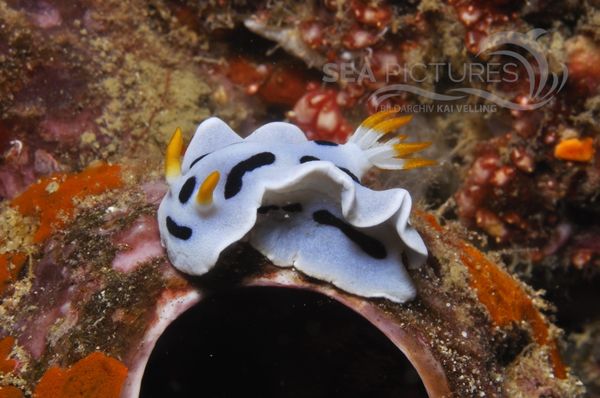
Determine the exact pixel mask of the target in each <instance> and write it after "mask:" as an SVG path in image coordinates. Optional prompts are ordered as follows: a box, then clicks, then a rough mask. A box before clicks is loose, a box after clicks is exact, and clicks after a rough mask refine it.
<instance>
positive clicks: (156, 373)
mask: <svg viewBox="0 0 600 398" xmlns="http://www.w3.org/2000/svg"><path fill="white" fill-rule="evenodd" d="M248 396H259V397H302V398H304V397H311V398H318V397H327V398H331V397H345V398H351V397H405V398H412V397H426V396H427V394H426V392H425V389H424V387H423V384H422V383H421V380H420V379H419V376H418V375H417V373H416V371H415V370H414V368H413V367H412V365H411V364H410V363H409V362H408V360H407V359H406V358H405V357H404V355H403V354H402V353H401V352H400V351H399V350H398V349H397V348H396V347H395V346H394V345H393V344H392V343H391V342H390V341H389V340H388V339H387V338H386V337H385V336H384V335H383V334H382V333H381V332H380V331H379V330H377V329H376V328H375V327H373V326H372V325H371V324H370V323H369V322H368V321H366V320H365V319H364V318H362V317H361V316H360V315H358V314H356V313H354V312H353V311H352V310H350V309H348V308H346V307H344V306H343V305H342V304H339V303H337V302H335V301H333V300H330V299H328V298H326V297H324V296H322V295H320V294H317V293H313V292H308V291H301V290H290V289H280V288H246V289H238V290H233V291H228V292H225V293H219V294H216V295H214V296H212V297H210V298H208V299H206V300H204V301H203V302H202V303H200V304H198V305H196V306H195V307H193V308H191V309H190V310H188V311H187V312H186V313H184V314H183V315H182V316H180V317H179V318H178V319H177V320H176V321H175V322H173V323H172V324H171V325H170V326H169V327H168V328H167V330H166V331H165V333H164V334H163V335H162V336H161V337H160V339H159V340H158V343H157V345H156V347H155V349H154V351H153V352H152V355H151V356H150V360H149V362H148V365H147V367H146V371H145V374H144V378H143V380H142V388H141V393H140V397H142V398H151V397H161V398H162V397H173V398H177V397H203V398H216V397H248Z"/></svg>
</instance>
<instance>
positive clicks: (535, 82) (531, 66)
mask: <svg viewBox="0 0 600 398" xmlns="http://www.w3.org/2000/svg"><path fill="white" fill-rule="evenodd" d="M547 33H548V32H547V31H546V30H544V29H533V30H531V31H529V32H527V33H519V32H499V33H496V34H494V35H491V36H488V37H487V38H486V39H485V40H483V41H482V42H481V45H480V51H479V52H478V53H477V56H478V57H492V56H504V57H508V59H509V60H510V62H509V63H510V65H514V67H515V70H518V71H519V72H520V73H525V74H526V79H527V81H528V82H529V92H528V93H527V94H528V95H527V101H526V102H525V103H517V102H514V101H512V100H510V99H506V98H503V97H502V96H501V95H498V94H496V93H493V92H490V91H486V90H482V89H479V88H473V87H458V88H451V89H449V90H447V91H446V92H445V93H444V94H440V93H436V92H433V91H429V90H426V89H423V88H420V87H418V86H415V85H411V84H392V85H387V86H385V87H382V88H380V89H378V90H376V91H374V92H373V93H372V94H371V97H370V98H369V100H370V101H372V103H374V104H376V105H378V106H379V105H381V104H382V103H384V101H386V100H388V99H390V98H393V97H396V96H398V95H400V94H402V93H406V92H409V93H412V94H416V95H419V96H422V97H426V98H429V99H431V100H435V101H455V100H460V99H464V98H466V97H468V96H477V97H480V98H483V99H485V100H487V101H489V102H492V103H494V104H496V105H498V106H502V107H504V108H508V109H511V110H519V111H526V110H533V109H538V108H540V107H542V106H544V105H546V104H547V103H548V102H549V101H551V100H552V97H554V95H556V94H557V93H558V92H559V91H560V90H562V88H563V87H564V85H565V83H566V81H567V78H568V76H569V72H568V69H567V67H566V65H564V64H561V65H560V68H561V71H560V72H559V73H554V72H550V67H549V65H548V60H547V59H546V56H545V54H544V51H543V47H542V46H541V45H540V44H539V42H538V41H537V40H538V39H539V38H540V37H541V36H543V35H545V34H547ZM515 47H517V48H519V49H520V50H521V51H519V52H517V51H514V50H513V49H514V48H515ZM524 54H525V55H524ZM507 64H508V63H504V65H507ZM435 65H439V64H435ZM473 65H478V66H481V68H484V67H488V66H489V65H483V64H471V65H469V66H470V69H469V70H473V68H471V67H472V66H473ZM449 67H450V66H449ZM436 72H437V70H436ZM513 75H515V76H516V73H515V72H513ZM436 76H437V73H436ZM488 76H489V74H488ZM518 79H523V76H519V77H518ZM514 81H516V79H515V80H512V82H514ZM507 82H508V80H507Z"/></svg>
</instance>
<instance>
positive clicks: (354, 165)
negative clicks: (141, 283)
mask: <svg viewBox="0 0 600 398" xmlns="http://www.w3.org/2000/svg"><path fill="white" fill-rule="evenodd" d="M394 114H395V112H394V111H383V112H379V113H376V114H374V115H372V116H370V117H369V118H367V119H366V120H365V121H364V122H363V123H362V124H361V125H360V126H359V127H358V129H357V130H356V131H355V132H354V134H353V135H352V136H351V138H350V139H349V140H348V142H347V143H345V144H336V143H333V142H328V141H309V140H308V139H307V138H306V137H305V135H304V134H303V132H302V131H301V130H300V129H299V128H298V127H296V126H295V125H293V124H289V123H284V122H274V123H269V124H266V125H264V126H262V127H260V128H258V129H257V130H256V131H254V132H253V133H252V134H250V135H249V136H248V137H246V138H245V139H243V138H241V137H240V136H239V135H237V134H236V133H235V132H234V131H233V130H232V129H231V128H230V127H229V126H228V125H227V124H226V123H225V122H223V121H222V120H220V119H218V118H214V117H213V118H210V119H207V120H205V121H204V122H202V123H201V124H200V125H199V126H198V128H197V130H196V132H195V134H194V136H193V138H192V140H191V142H190V144H189V145H188V147H187V150H186V151H185V154H184V156H183V160H181V159H180V157H181V153H182V150H183V145H184V143H183V138H182V133H181V130H179V129H177V130H176V132H175V133H174V135H173V137H172V138H171V141H170V143H169V145H168V148H167V151H166V163H165V172H166V178H167V182H168V184H169V190H168V192H167V194H166V195H165V197H164V199H163V200H162V203H161V204H160V207H159V210H158V222H159V227H160V234H161V241H162V244H163V246H165V247H166V249H167V253H168V256H169V259H170V260H171V262H172V264H173V265H174V266H175V267H176V268H177V269H179V270H180V271H182V272H185V273H188V274H192V275H202V274H205V273H206V272H208V271H209V270H210V269H211V268H212V267H213V266H214V265H215V264H216V263H217V260H218V259H219V256H220V254H221V253H222V252H223V251H224V250H225V249H227V248H228V247H229V246H230V245H232V244H233V243H235V242H237V241H240V240H243V239H244V240H247V241H248V242H249V243H250V244H251V245H252V246H253V247H254V248H255V249H257V250H258V251H259V252H261V253H262V254H263V255H264V256H266V257H267V258H268V259H269V260H270V261H272V262H273V264H275V265H277V266H281V267H294V268H295V269H297V270H298V271H300V272H302V273H304V274H306V275H308V276H310V277H313V278H317V279H319V280H322V281H325V282H328V283H331V284H333V285H334V286H336V287H338V288H340V289H342V290H344V291H346V292H349V293H352V294H355V295H359V296H363V297H377V298H386V299H389V300H391V301H394V302H399V303H402V302H405V301H407V300H409V299H411V298H413V297H414V295H415V288H414V286H413V284H412V281H411V280H410V278H409V276H408V274H407V272H406V269H405V267H404V265H406V266H408V267H411V268H416V267H420V266H421V265H422V264H423V263H424V262H425V260H426V258H427V249H426V247H425V244H424V242H423V240H422V239H421V237H420V235H419V234H418V232H417V231H416V230H415V229H414V228H413V227H412V226H411V225H410V222H409V215H410V210H411V197H410V195H409V193H408V192H407V191H406V190H404V189H401V188H394V189H388V190H383V191H374V190H372V189H369V188H367V187H365V186H364V185H362V184H361V182H360V181H361V178H362V177H363V175H364V174H365V173H366V172H367V171H368V170H369V169H370V168H371V167H378V168H381V169H409V168H415V167H422V166H426V165H430V164H432V163H434V162H433V161H431V160H427V159H421V158H411V157H410V155H412V154H413V153H415V152H417V151H419V150H422V149H424V148H426V147H428V146H429V145H430V143H429V142H418V143H405V142H402V141H403V140H404V139H405V138H406V136H404V135H395V136H394V134H391V133H393V132H394V131H396V130H397V129H398V128H399V127H401V126H403V125H405V124H406V123H408V122H409V121H410V119H411V116H396V115H394ZM384 135H385V137H384ZM382 139H383V140H385V141H383V140H382Z"/></svg>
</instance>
